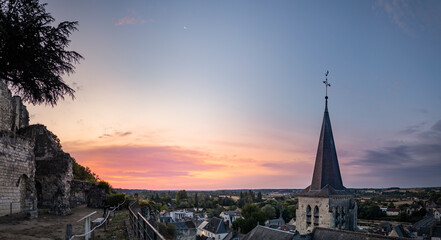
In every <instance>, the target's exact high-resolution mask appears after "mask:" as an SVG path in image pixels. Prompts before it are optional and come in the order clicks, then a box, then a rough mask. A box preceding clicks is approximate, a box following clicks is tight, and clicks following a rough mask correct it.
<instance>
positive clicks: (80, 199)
mask: <svg viewBox="0 0 441 240" xmlns="http://www.w3.org/2000/svg"><path fill="white" fill-rule="evenodd" d="M91 187H92V183H91V182H86V181H80V180H73V181H72V182H71V183H70V198H69V202H70V206H71V207H74V206H78V205H81V204H86V203H87V201H88V198H87V197H88V195H89V192H90V189H91Z"/></svg>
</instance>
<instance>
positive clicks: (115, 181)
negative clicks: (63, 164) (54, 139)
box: [72, 146, 225, 189]
mask: <svg viewBox="0 0 441 240" xmlns="http://www.w3.org/2000/svg"><path fill="white" fill-rule="evenodd" d="M72 156H73V157H74V158H75V159H76V160H77V161H78V162H79V163H80V164H82V165H84V166H88V167H89V168H90V169H92V171H94V172H95V173H97V174H98V175H99V176H100V178H102V179H104V180H107V181H109V182H110V183H111V184H112V185H114V186H116V187H130V188H133V186H140V185H142V183H144V185H143V186H144V188H149V189H161V188H162V189H172V188H174V186H170V185H169V184H170V182H173V181H176V182H180V183H181V184H183V183H185V184H188V185H189V186H190V185H191V184H192V183H193V182H195V181H198V180H200V179H197V178H194V179H192V178H193V175H194V173H198V172H205V171H209V172H215V171H220V170H222V169H223V168H224V167H225V166H224V165H222V164H220V163H213V161H211V160H213V157H212V156H210V155H209V154H207V153H204V152H199V151H194V150H188V149H183V148H179V147H167V146H165V147H164V146H142V147H130V146H115V147H105V148H98V149H90V150H78V151H73V152H72ZM148 180H150V181H148ZM152 180H153V181H152Z"/></svg>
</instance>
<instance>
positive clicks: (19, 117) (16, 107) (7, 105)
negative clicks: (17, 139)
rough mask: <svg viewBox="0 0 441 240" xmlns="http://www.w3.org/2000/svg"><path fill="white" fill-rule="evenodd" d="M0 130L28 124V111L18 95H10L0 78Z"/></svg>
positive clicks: (11, 129) (15, 128) (10, 129)
mask: <svg viewBox="0 0 441 240" xmlns="http://www.w3.org/2000/svg"><path fill="white" fill-rule="evenodd" d="M0 113H1V114H0V130H5V131H13V132H15V131H16V130H17V129H19V128H22V127H27V126H29V113H28V110H27V109H26V106H25V105H23V102H22V101H21V98H20V97H19V96H14V97H12V94H11V91H10V90H9V89H8V86H7V84H6V82H5V81H4V80H0Z"/></svg>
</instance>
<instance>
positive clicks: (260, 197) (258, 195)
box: [256, 192, 262, 202]
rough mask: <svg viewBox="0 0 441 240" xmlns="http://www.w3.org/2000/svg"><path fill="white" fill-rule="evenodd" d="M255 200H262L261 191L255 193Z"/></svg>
mask: <svg viewBox="0 0 441 240" xmlns="http://www.w3.org/2000/svg"><path fill="white" fill-rule="evenodd" d="M256 202H262V193H261V192H258V193H257V199H256Z"/></svg>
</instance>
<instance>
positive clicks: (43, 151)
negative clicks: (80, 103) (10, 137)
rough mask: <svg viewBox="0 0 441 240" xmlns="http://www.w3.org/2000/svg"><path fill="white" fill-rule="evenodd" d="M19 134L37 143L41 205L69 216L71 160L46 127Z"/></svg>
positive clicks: (37, 187) (37, 179) (28, 128)
mask: <svg viewBox="0 0 441 240" xmlns="http://www.w3.org/2000/svg"><path fill="white" fill-rule="evenodd" d="M18 133H19V134H20V135H23V136H26V137H29V138H31V139H33V140H34V141H35V147H34V154H35V163H36V164H35V165H36V171H35V182H36V189H37V193H38V199H39V201H38V206H40V207H47V208H49V212H50V213H52V214H57V215H67V214H69V213H70V203H69V198H70V182H71V181H72V158H71V157H70V155H69V154H67V153H65V152H63V151H62V150H61V147H60V146H59V145H58V144H57V142H56V137H55V135H54V134H53V133H52V132H50V131H49V130H47V128H46V127H45V126H43V125H31V126H29V127H26V128H23V129H20V131H19V132H18Z"/></svg>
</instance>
